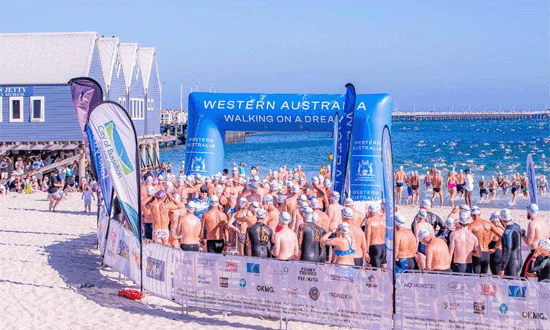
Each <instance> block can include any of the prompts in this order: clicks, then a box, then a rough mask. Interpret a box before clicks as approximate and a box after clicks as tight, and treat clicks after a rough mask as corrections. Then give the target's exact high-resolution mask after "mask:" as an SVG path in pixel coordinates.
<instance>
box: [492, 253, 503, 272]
mask: <svg viewBox="0 0 550 330" xmlns="http://www.w3.org/2000/svg"><path fill="white" fill-rule="evenodd" d="M501 264H502V249H496V250H495V252H493V253H491V264H490V265H491V273H493V275H498V273H500V270H501V269H502V268H500V266H501Z"/></svg>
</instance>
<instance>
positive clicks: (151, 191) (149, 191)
mask: <svg viewBox="0 0 550 330" xmlns="http://www.w3.org/2000/svg"><path fill="white" fill-rule="evenodd" d="M154 194H155V187H153V186H148V187H147V196H153V195H154Z"/></svg>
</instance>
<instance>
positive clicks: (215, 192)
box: [141, 166, 550, 280]
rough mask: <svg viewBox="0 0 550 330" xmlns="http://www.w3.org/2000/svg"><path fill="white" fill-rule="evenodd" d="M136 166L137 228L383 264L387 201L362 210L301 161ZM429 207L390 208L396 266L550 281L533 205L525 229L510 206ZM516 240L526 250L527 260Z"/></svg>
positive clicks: (184, 239) (206, 242) (181, 239)
mask: <svg viewBox="0 0 550 330" xmlns="http://www.w3.org/2000/svg"><path fill="white" fill-rule="evenodd" d="M142 174H143V176H142V178H143V185H142V187H141V190H142V201H141V203H142V215H143V230H144V233H145V237H146V238H148V239H151V240H153V241H155V242H159V243H162V244H167V245H170V246H173V247H175V248H180V249H182V250H185V251H204V252H211V253H229V252H233V253H238V254H241V255H251V256H256V257H263V258H276V259H279V260H293V259H294V260H303V261H311V262H326V263H336V264H343V265H351V266H371V267H381V268H385V267H386V266H387V265H386V262H387V261H386V252H387V251H386V247H385V236H386V210H385V206H384V204H383V203H373V204H370V205H369V206H368V207H367V209H366V210H364V211H365V212H363V210H360V209H358V208H356V207H355V205H356V203H354V201H353V200H351V199H350V198H344V199H343V200H342V199H341V196H340V195H339V194H338V193H337V192H333V191H331V188H330V187H331V183H330V181H329V180H328V179H326V178H319V177H313V178H311V180H307V179H306V175H305V173H304V172H303V171H302V170H301V168H300V167H299V166H298V167H297V168H295V169H287V168H286V167H282V168H280V169H279V170H278V171H269V172H268V173H266V174H265V175H263V177H260V171H259V169H258V168H253V169H252V170H251V173H250V175H249V176H246V175H244V174H242V173H241V169H240V168H239V166H235V167H234V168H233V169H232V172H231V173H229V171H228V170H224V173H218V174H216V175H213V176H201V175H196V176H193V175H190V176H185V175H183V174H182V172H181V173H180V175H179V176H177V177H176V176H175V175H173V174H171V173H166V172H164V173H163V174H161V175H157V173H156V172H155V173H151V171H144V172H143V173H142ZM467 174H468V173H467ZM431 207H432V203H431V200H429V199H424V200H422V201H420V203H419V211H418V213H417V214H416V216H415V217H414V219H406V218H405V217H404V216H402V215H400V214H399V213H396V215H395V256H396V262H395V269H396V271H397V272H404V271H405V270H407V269H420V270H425V271H438V272H455V273H471V274H488V273H491V274H494V275H505V276H512V277H519V276H526V277H529V276H533V277H538V278H539V279H540V280H544V279H550V262H549V261H550V239H549V234H550V232H549V228H548V225H547V223H546V221H545V220H543V219H541V218H540V217H539V210H538V207H537V205H535V204H531V205H530V206H529V207H528V208H527V211H526V216H527V219H528V220H529V225H528V227H527V230H522V229H521V228H520V226H519V225H518V224H516V223H515V222H514V220H513V218H512V214H511V212H510V210H508V209H502V210H501V211H500V212H495V213H493V214H491V215H490V216H489V217H488V219H487V218H486V217H483V216H482V214H481V209H480V208H479V207H478V206H472V207H470V206H469V205H467V204H463V205H460V206H455V207H453V208H452V211H451V212H450V214H449V215H448V216H447V218H446V220H443V219H442V218H441V217H439V216H438V215H436V214H435V213H433V212H432V209H431ZM522 242H523V243H524V244H527V245H529V247H530V249H531V253H530V254H529V255H528V256H527V259H525V262H524V259H523V258H522V254H521V246H522ZM231 248H232V249H233V250H232V251H230V249H231Z"/></svg>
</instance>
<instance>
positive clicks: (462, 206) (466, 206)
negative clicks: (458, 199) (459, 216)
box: [459, 204, 470, 212]
mask: <svg viewBox="0 0 550 330" xmlns="http://www.w3.org/2000/svg"><path fill="white" fill-rule="evenodd" d="M459 209H460V212H463V211H468V212H470V207H469V206H468V205H466V204H462V205H460V207H459Z"/></svg>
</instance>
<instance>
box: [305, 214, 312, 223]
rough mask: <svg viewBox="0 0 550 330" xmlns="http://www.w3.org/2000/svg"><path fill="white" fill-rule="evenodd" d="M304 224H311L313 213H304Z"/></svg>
mask: <svg viewBox="0 0 550 330" xmlns="http://www.w3.org/2000/svg"><path fill="white" fill-rule="evenodd" d="M304 222H313V213H304Z"/></svg>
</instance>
